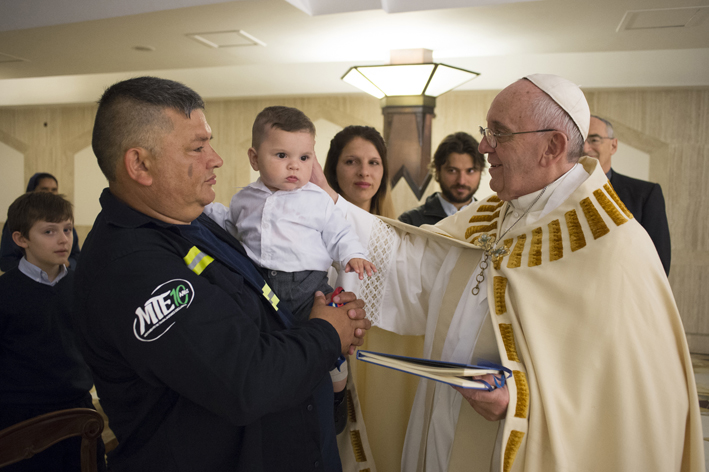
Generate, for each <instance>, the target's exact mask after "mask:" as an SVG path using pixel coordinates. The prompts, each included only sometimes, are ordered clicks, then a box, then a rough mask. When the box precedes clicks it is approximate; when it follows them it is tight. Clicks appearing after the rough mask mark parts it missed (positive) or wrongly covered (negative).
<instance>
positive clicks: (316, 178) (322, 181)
mask: <svg viewBox="0 0 709 472" xmlns="http://www.w3.org/2000/svg"><path fill="white" fill-rule="evenodd" d="M310 181H311V182H312V183H314V184H315V185H317V186H318V187H320V188H321V189H323V190H325V192H327V194H328V195H330V198H332V201H333V202H335V203H337V199H338V197H339V195H338V194H337V192H335V191H334V190H333V189H332V187H330V184H328V183H327V179H326V178H325V173H324V172H323V170H322V166H321V165H320V163H319V162H318V160H317V159H315V162H314V163H313V173H312V174H310Z"/></svg>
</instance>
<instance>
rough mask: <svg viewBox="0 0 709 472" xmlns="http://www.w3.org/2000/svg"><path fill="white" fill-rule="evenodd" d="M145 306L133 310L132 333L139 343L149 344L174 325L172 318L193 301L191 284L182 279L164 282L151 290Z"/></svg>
mask: <svg viewBox="0 0 709 472" xmlns="http://www.w3.org/2000/svg"><path fill="white" fill-rule="evenodd" d="M151 295H152V297H151V298H149V299H148V301H146V302H145V305H143V306H142V307H138V308H137V309H136V310H135V315H136V319H135V321H133V333H135V337H136V338H138V340H140V341H145V342H151V341H155V340H156V339H158V338H159V337H160V336H162V335H163V334H165V333H166V332H167V330H169V329H170V328H172V325H174V324H175V320H174V319H173V318H174V316H175V315H176V314H177V313H178V312H179V311H180V310H182V309H183V308H188V307H189V306H190V305H191V304H192V300H194V289H193V288H192V284H190V283H189V282H188V281H186V280H184V279H174V280H170V281H167V282H165V283H164V284H162V285H159V286H158V287H156V288H155V290H153V292H152V293H151Z"/></svg>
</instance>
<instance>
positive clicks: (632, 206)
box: [610, 168, 672, 275]
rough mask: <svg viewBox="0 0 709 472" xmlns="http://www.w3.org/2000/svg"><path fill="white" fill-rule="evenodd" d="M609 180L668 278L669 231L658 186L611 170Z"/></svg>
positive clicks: (670, 250)
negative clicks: (651, 246) (638, 225)
mask: <svg viewBox="0 0 709 472" xmlns="http://www.w3.org/2000/svg"><path fill="white" fill-rule="evenodd" d="M610 181H611V185H612V186H613V188H614V189H615V192H616V193H617V194H618V197H619V198H620V199H621V201H622V202H623V204H625V206H626V207H627V208H628V210H629V211H630V213H632V214H633V216H634V217H635V219H636V220H638V223H640V224H641V225H642V227H643V228H645V231H647V233H648V234H649V235H650V238H651V239H652V242H653V243H655V248H657V253H658V254H659V255H660V260H661V261H662V265H663V267H664V268H665V273H666V274H667V275H670V259H671V252H672V247H671V245H670V228H669V226H668V225H667V214H666V213H665V199H664V197H663V196H662V189H661V188H660V185H659V184H654V183H652V182H646V181H645V180H640V179H634V178H632V177H628V176H626V175H623V174H619V173H617V172H616V171H614V170H613V169H612V168H611V178H610Z"/></svg>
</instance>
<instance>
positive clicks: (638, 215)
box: [584, 115, 672, 275]
mask: <svg viewBox="0 0 709 472" xmlns="http://www.w3.org/2000/svg"><path fill="white" fill-rule="evenodd" d="M617 150H618V140H617V139H616V138H615V135H614V133H613V125H612V124H611V123H610V122H609V121H608V120H605V119H603V118H601V117H600V116H595V115H591V126H590V128H589V131H588V138H587V139H586V143H585V145H584V152H585V153H586V155H588V156H591V157H595V158H596V159H598V160H599V161H600V163H601V167H602V168H603V172H605V173H606V176H607V177H608V179H609V180H610V181H611V185H612V186H613V188H614V189H615V193H617V194H618V197H619V198H620V200H621V201H622V202H623V204H624V205H625V206H626V208H627V209H628V210H629V211H630V213H632V214H633V216H634V217H635V219H637V220H638V223H640V224H641V225H642V227H643V228H645V231H647V233H648V234H649V235H650V239H652V242H653V243H655V248H656V249H657V253H658V255H659V256H660V260H661V261H662V265H663V267H664V268H665V273H666V274H667V275H670V259H671V256H672V246H671V244H670V228H669V226H668V225H667V215H666V213H665V199H664V197H663V196H662V188H660V184H655V183H652V182H647V181H645V180H640V179H634V178H632V177H628V176H626V175H623V174H619V173H618V172H616V171H614V170H613V169H612V168H611V158H612V157H613V154H615V152H616V151H617Z"/></svg>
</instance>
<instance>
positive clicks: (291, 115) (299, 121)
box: [251, 106, 315, 149]
mask: <svg viewBox="0 0 709 472" xmlns="http://www.w3.org/2000/svg"><path fill="white" fill-rule="evenodd" d="M270 128H276V129H280V130H283V131H288V132H297V131H307V132H308V133H310V134H311V135H313V136H315V125H314V124H313V122H312V121H310V118H308V117H307V116H306V115H305V113H303V112H302V111H300V110H298V109H297V108H291V107H281V106H277V107H267V108H264V109H263V111H261V113H259V114H258V116H256V120H254V126H253V128H252V130H251V147H253V148H254V149H257V148H258V147H259V146H260V145H261V143H262V142H263V140H264V137H265V136H266V133H267V132H268V130H269V129H270Z"/></svg>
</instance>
